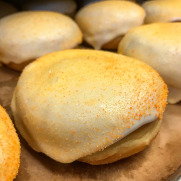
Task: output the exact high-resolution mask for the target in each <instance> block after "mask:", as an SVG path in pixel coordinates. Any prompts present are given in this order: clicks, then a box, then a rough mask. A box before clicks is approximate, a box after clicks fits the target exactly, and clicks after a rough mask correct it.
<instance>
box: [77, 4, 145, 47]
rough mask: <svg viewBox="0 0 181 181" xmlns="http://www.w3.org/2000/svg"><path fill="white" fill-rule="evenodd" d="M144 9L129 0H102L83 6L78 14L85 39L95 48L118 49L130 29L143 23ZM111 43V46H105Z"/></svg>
mask: <svg viewBox="0 0 181 181" xmlns="http://www.w3.org/2000/svg"><path fill="white" fill-rule="evenodd" d="M144 17H145V12H144V9H143V8H141V7H140V6H138V5H136V4H135V3H133V2H128V1H100V2H95V3H92V4H89V5H87V6H85V7H83V8H82V9H81V10H80V11H79V12H78V13H77V15H76V18H75V20H76V22H77V23H78V25H79V26H80V28H81V30H82V32H83V35H84V40H85V41H86V42H87V43H88V44H90V45H91V46H93V47H94V48H95V49H101V48H102V47H103V48H109V49H117V46H118V42H119V41H118V42H116V43H112V45H111V46H110V44H111V41H112V40H114V39H116V38H117V37H119V38H121V37H122V36H123V35H124V34H125V33H126V32H127V31H128V30H129V29H131V28H133V27H136V26H139V25H141V24H142V23H143V20H144ZM107 43H109V46H106V47H104V45H105V44H107Z"/></svg>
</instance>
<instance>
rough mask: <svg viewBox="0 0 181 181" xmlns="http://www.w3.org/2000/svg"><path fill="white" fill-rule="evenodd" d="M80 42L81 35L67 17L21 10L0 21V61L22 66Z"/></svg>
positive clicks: (53, 13) (52, 13)
mask: <svg viewBox="0 0 181 181" xmlns="http://www.w3.org/2000/svg"><path fill="white" fill-rule="evenodd" d="M81 42H82V33H81V31H80V29H79V27H78V26H77V24H76V23H75V22H74V21H73V20H72V19H71V18H69V17H68V16H65V15H63V14H60V13H55V12H48V11H25V12H20V13H15V14H13V15H10V16H8V17H5V18H3V19H1V20H0V61H2V62H3V63H5V64H9V63H14V64H22V63H24V62H28V61H31V60H35V59H36V58H38V57H40V56H42V55H45V54H47V53H50V52H54V51H58V50H64V49H70V48H73V47H75V46H77V45H78V44H79V43H81Z"/></svg>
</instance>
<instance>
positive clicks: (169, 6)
mask: <svg viewBox="0 0 181 181" xmlns="http://www.w3.org/2000/svg"><path fill="white" fill-rule="evenodd" d="M143 8H144V9H145V11H146V17H145V23H153V22H171V21H181V1H180V0H154V1H147V2H145V3H144V4H143Z"/></svg>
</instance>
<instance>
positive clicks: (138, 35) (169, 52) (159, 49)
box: [118, 23, 181, 104]
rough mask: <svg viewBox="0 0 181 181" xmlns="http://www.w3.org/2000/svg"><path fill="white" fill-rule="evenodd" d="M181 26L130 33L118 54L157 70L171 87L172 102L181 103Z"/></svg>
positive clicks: (142, 28)
mask: <svg viewBox="0 0 181 181" xmlns="http://www.w3.org/2000/svg"><path fill="white" fill-rule="evenodd" d="M180 32H181V24H180V23H155V24H150V25H144V26H140V27H137V28H134V29H132V30H131V31H129V32H128V33H127V34H126V36H125V37H124V38H123V39H122V41H121V42H120V44H119V47H118V52H119V53H121V54H124V55H127V56H130V57H133V58H136V59H138V60H141V61H143V62H145V63H147V64H149V65H150V66H152V67H153V68H154V69H155V70H157V71H158V72H159V73H160V75H161V76H162V77H163V79H164V81H165V82H166V83H167V84H168V87H169V95H168V102H169V103H172V104H174V103H177V102H179V101H180V100H181V78H180V77H181V71H180V67H181V61H180V59H181V51H180V50H181V44H180V42H181V36H180Z"/></svg>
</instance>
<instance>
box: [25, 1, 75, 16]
mask: <svg viewBox="0 0 181 181" xmlns="http://www.w3.org/2000/svg"><path fill="white" fill-rule="evenodd" d="M76 8H77V5H76V3H75V1H73V0H51V1H50V0H36V1H35V0H34V1H28V2H25V3H24V4H23V5H22V10H46V11H56V12H59V13H62V14H66V15H68V16H73V15H74V14H75V11H76Z"/></svg>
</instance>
